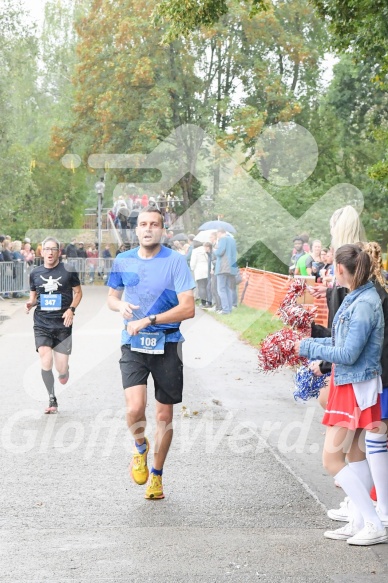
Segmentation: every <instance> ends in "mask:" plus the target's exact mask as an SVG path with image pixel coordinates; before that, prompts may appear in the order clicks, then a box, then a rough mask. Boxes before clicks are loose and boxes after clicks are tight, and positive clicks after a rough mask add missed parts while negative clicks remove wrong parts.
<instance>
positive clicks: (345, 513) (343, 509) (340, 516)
mask: <svg viewBox="0 0 388 583" xmlns="http://www.w3.org/2000/svg"><path fill="white" fill-rule="evenodd" d="M349 502H350V498H349V496H346V498H345V499H344V500H342V502H341V503H340V507H339V508H332V509H331V510H328V511H327V516H328V517H329V518H331V519H332V520H337V521H338V522H349Z"/></svg>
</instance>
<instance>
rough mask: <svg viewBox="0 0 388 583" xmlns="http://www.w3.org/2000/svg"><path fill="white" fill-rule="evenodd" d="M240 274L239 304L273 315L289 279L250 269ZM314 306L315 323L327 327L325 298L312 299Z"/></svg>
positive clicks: (285, 276)
mask: <svg viewBox="0 0 388 583" xmlns="http://www.w3.org/2000/svg"><path fill="white" fill-rule="evenodd" d="M240 273H241V276H242V278H243V281H242V282H241V283H240V285H239V290H238V291H239V298H240V302H241V303H242V304H244V305H245V306H249V307H250V308H255V309H256V310H267V311H269V312H272V313H273V314H275V313H276V311H277V310H278V308H279V306H280V304H281V302H282V301H283V299H284V296H285V294H286V291H287V288H288V285H289V281H290V279H289V277H288V276H287V275H281V274H280V273H271V272H269V271H262V270H261V269H253V268H251V267H247V268H246V269H241V270H240ZM314 306H315V307H316V308H317V315H316V317H315V318H314V321H315V323H316V324H321V325H322V326H327V316H328V311H327V304H326V298H320V299H317V298H314Z"/></svg>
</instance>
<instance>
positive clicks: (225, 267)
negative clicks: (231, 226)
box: [214, 228, 238, 315]
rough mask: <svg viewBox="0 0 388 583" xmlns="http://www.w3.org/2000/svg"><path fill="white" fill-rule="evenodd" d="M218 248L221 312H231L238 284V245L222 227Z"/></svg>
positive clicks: (216, 268) (219, 230) (217, 264)
mask: <svg viewBox="0 0 388 583" xmlns="http://www.w3.org/2000/svg"><path fill="white" fill-rule="evenodd" d="M217 240H218V244H217V248H216V249H214V255H215V256H216V267H215V275H216V277H217V291H218V295H219V296H220V300H221V311H220V312H218V313H220V314H223V315H224V314H230V312H231V311H232V309H233V286H235V285H236V275H237V273H238V266H237V247H236V241H235V240H234V239H233V237H230V236H228V235H227V233H226V230H225V229H223V228H221V229H218V231H217Z"/></svg>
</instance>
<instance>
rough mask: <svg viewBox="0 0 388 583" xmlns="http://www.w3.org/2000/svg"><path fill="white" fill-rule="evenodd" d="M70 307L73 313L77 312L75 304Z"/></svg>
mask: <svg viewBox="0 0 388 583" xmlns="http://www.w3.org/2000/svg"><path fill="white" fill-rule="evenodd" d="M68 309H69V310H71V311H72V312H73V314H75V307H74V306H69V308H68Z"/></svg>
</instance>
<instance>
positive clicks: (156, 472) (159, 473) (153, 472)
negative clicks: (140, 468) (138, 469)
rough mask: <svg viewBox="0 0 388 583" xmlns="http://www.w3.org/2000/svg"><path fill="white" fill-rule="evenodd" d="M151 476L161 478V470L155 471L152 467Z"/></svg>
mask: <svg viewBox="0 0 388 583" xmlns="http://www.w3.org/2000/svg"><path fill="white" fill-rule="evenodd" d="M151 474H155V476H162V475H163V468H162V469H161V470H155V468H154V467H152V469H151Z"/></svg>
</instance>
